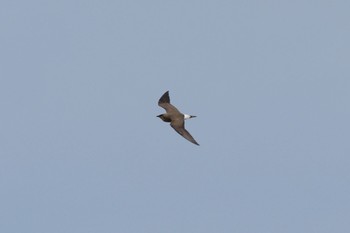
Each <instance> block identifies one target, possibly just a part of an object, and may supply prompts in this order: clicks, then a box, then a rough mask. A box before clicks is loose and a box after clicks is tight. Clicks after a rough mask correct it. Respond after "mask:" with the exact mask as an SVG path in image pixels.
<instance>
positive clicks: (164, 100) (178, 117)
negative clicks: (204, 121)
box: [157, 91, 199, 146]
mask: <svg viewBox="0 0 350 233" xmlns="http://www.w3.org/2000/svg"><path fill="white" fill-rule="evenodd" d="M158 105H159V106H160V107H162V108H164V109H165V111H166V113H164V114H161V115H158V116H157V117H159V118H160V119H162V120H163V121H165V122H170V126H171V127H173V129H175V131H176V132H178V133H179V134H180V135H181V136H183V137H184V138H186V139H187V140H188V141H190V142H192V143H194V144H196V145H198V146H199V144H198V143H197V142H196V140H194V138H193V137H192V136H191V134H190V133H189V132H188V131H187V130H186V129H185V119H190V118H193V117H196V116H191V115H187V114H182V113H181V112H180V111H179V110H178V109H177V108H175V107H174V106H173V105H172V104H170V97H169V91H167V92H165V93H164V94H163V95H162V97H160V99H159V101H158Z"/></svg>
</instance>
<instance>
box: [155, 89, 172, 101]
mask: <svg viewBox="0 0 350 233" xmlns="http://www.w3.org/2000/svg"><path fill="white" fill-rule="evenodd" d="M162 103H170V97H169V91H166V92H165V93H164V94H163V95H162V97H160V99H159V101H158V104H162Z"/></svg>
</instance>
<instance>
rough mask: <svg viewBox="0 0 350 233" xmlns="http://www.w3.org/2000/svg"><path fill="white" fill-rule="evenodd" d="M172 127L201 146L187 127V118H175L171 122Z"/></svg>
mask: <svg viewBox="0 0 350 233" xmlns="http://www.w3.org/2000/svg"><path fill="white" fill-rule="evenodd" d="M170 125H171V127H173V129H175V131H176V132H178V133H179V134H180V135H181V136H182V137H184V138H186V139H187V140H188V141H190V142H192V143H194V144H196V145H198V146H199V144H198V143H197V142H196V140H194V138H193V137H192V136H191V134H190V133H189V132H188V131H187V130H186V129H185V120H184V119H181V118H177V119H175V120H173V121H172V122H171V123H170Z"/></svg>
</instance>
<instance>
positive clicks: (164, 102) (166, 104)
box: [158, 91, 180, 113]
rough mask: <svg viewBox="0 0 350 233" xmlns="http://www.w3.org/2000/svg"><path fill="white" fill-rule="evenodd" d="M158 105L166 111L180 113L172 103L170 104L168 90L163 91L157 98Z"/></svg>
mask: <svg viewBox="0 0 350 233" xmlns="http://www.w3.org/2000/svg"><path fill="white" fill-rule="evenodd" d="M158 105H159V106H160V107H162V108H164V109H165V111H166V112H169V113H171V112H174V113H180V111H179V110H177V108H175V107H174V106H173V105H172V104H170V97H169V91H167V92H165V93H164V94H163V95H162V97H160V99H159V100H158Z"/></svg>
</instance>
